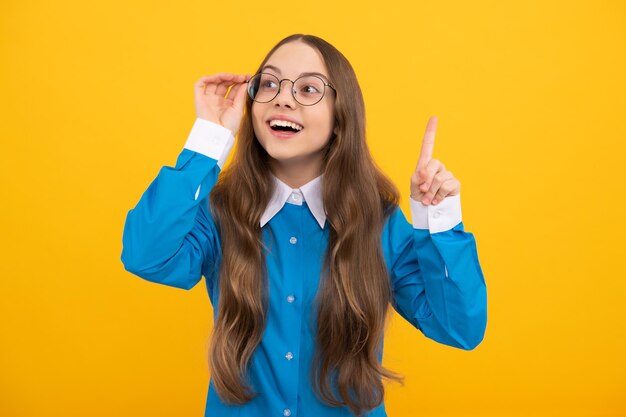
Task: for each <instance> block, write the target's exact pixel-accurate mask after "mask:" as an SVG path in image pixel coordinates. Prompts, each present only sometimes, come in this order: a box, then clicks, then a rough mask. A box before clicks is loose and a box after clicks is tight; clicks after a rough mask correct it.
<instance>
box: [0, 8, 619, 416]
mask: <svg viewBox="0 0 626 417" xmlns="http://www.w3.org/2000/svg"><path fill="white" fill-rule="evenodd" d="M518 3H519V4H509V2H503V1H491V2H486V1H485V2H465V1H458V2H448V1H446V2H439V1H428V2H424V1H418V2H414V1H406V2H404V3H401V2H358V3H356V2H355V3H346V2H339V1H315V2H313V1H301V2H277V1H269V2H265V3H260V2H248V3H243V2H230V1H219V2H218V1H203V2H200V1H195V2H192V1H182V2H148V1H143V2H140V1H106V2H102V1H97V2H86V1H71V2H70V1H56V2H52V1H50V2H34V1H19V2H18V1H17V0H12V1H6V0H5V1H3V2H2V5H1V6H0V47H1V49H0V103H1V104H0V105H1V107H0V117H1V118H2V120H1V123H0V134H1V140H2V158H1V159H2V163H1V164H0V172H1V181H2V186H1V187H0V192H1V193H2V204H1V206H0V207H1V208H0V210H1V213H2V216H0V219H1V220H0V221H1V224H0V230H1V232H2V248H1V250H2V252H1V253H2V262H1V263H0V280H1V281H0V316H1V319H0V415H2V416H7V417H9V416H10V417H13V416H40V415H46V416H65V417H67V416H202V413H203V412H204V405H205V399H206V390H207V387H208V379H209V375H208V367H207V365H206V360H205V351H206V348H207V343H208V337H209V335H210V328H211V327H210V326H211V324H212V310H211V305H210V303H209V300H208V297H207V293H206V287H205V284H204V280H202V281H201V282H200V283H199V284H198V285H197V286H196V287H194V288H193V289H192V290H190V291H183V290H179V289H175V288H171V287H166V286H161V285H157V284H152V283H149V282H147V281H144V280H142V279H140V278H138V277H136V276H134V275H132V274H130V273H127V272H126V271H125V270H124V268H123V265H122V263H121V261H120V259H119V257H120V254H121V249H122V243H121V240H122V230H123V223H124V219H125V217H126V213H127V211H128V210H130V209H131V208H132V207H134V205H135V204H136V203H137V201H138V199H139V197H140V196H141V194H142V193H143V191H144V190H145V189H146V188H147V186H148V184H149V183H150V182H151V181H152V179H153V178H154V177H155V176H156V174H157V173H158V170H159V169H160V167H161V166H163V165H168V166H172V165H174V164H175V160H176V157H177V155H178V153H179V152H180V150H181V149H182V147H183V145H184V142H185V140H186V138H187V135H188V134H189V131H190V129H191V126H192V124H193V121H194V119H195V112H194V106H193V84H194V82H195V81H196V80H197V79H198V78H199V77H200V76H202V75H210V74H213V73H216V72H221V71H227V72H239V73H246V72H251V71H254V70H255V69H256V66H257V65H258V64H259V62H260V61H261V59H262V58H263V56H264V55H265V53H266V52H267V51H268V50H269V49H270V47H271V46H272V45H274V44H275V43H276V42H277V41H278V40H280V39H281V38H283V37H284V36H287V35H289V34H291V33H297V32H301V33H312V34H316V35H318V36H321V37H323V38H325V39H327V40H328V41H330V42H331V43H333V44H334V45H335V46H336V47H338V48H339V50H341V51H342V52H343V53H344V54H345V55H346V56H347V57H348V59H349V60H350V61H351V63H352V64H353V66H354V68H355V70H356V72H357V75H358V78H359V81H360V83H361V87H362V89H363V92H364V95H365V99H366V106H367V123H368V135H369V136H368V140H369V144H370V147H371V151H372V152H373V154H374V157H375V159H376V160H377V161H378V163H379V164H380V166H381V167H382V169H383V170H384V171H385V172H386V173H387V174H388V175H389V176H390V177H391V178H392V179H393V180H394V181H395V183H396V184H397V185H398V187H399V188H400V189H401V191H402V196H403V201H402V209H403V210H404V212H405V214H406V215H407V216H410V211H409V206H408V196H409V188H408V187H409V179H410V175H411V172H412V170H413V169H414V167H415V163H416V161H417V157H418V154H419V149H420V144H421V140H422V136H423V132H424V128H425V126H426V122H427V120H428V117H429V116H430V115H431V114H436V115H437V116H438V117H439V125H438V129H437V139H436V145H435V151H434V157H435V158H437V159H440V160H441V161H442V162H443V163H444V164H445V165H446V167H447V168H448V169H449V170H450V171H452V172H453V173H454V174H455V176H456V177H457V178H458V179H459V180H460V181H461V184H462V188H461V196H462V207H463V221H464V223H465V226H466V230H467V231H469V232H472V233H474V235H475V237H476V239H477V243H478V252H479V257H480V261H481V265H482V268H483V271H484V273H485V277H486V281H487V287H488V299H489V318H488V327H487V332H486V336H485V339H484V341H483V343H482V344H481V345H480V346H479V347H478V348H476V349H475V350H474V351H471V352H466V351H462V350H458V349H454V348H451V347H447V346H444V345H440V344H438V343H436V342H433V341H432V340H430V339H427V338H425V337H424V336H423V335H422V334H421V333H420V332H419V331H417V330H415V329H414V328H412V327H411V326H410V325H409V324H408V323H406V322H404V321H403V320H402V319H401V318H400V317H399V316H398V315H395V316H394V317H393V319H392V323H391V325H390V327H389V331H388V334H387V337H386V339H385V360H384V361H385V362H384V363H385V365H386V366H388V367H390V368H391V369H393V370H396V371H399V372H401V373H402V374H404V375H405V376H406V384H405V386H404V387H401V386H399V385H397V384H390V385H388V390H387V395H386V407H387V410H388V413H389V415H390V416H422V417H431V416H433V417H434V416H568V417H571V416H624V415H626V366H625V365H626V355H625V354H624V353H625V352H626V324H625V322H626V307H625V306H626V300H625V299H624V298H625V295H626V274H625V273H624V268H623V264H624V259H625V258H626V257H625V255H624V249H625V245H624V243H623V240H624V238H625V236H626V235H625V232H626V230H625V229H626V228H625V221H624V213H625V211H626V207H625V204H624V203H625V197H624V191H625V187H624V182H625V180H626V178H625V177H626V176H625V175H624V173H623V168H624V165H625V164H624V161H625V160H624V152H625V150H626V146H625V145H624V143H625V141H626V128H625V122H624V118H625V110H626V105H625V99H624V97H625V93H626V82H625V77H624V74H626V68H625V67H626V65H625V53H624V51H625V50H626V48H625V45H624V44H625V42H624V41H625V40H626V7H625V5H624V3H623V2H621V1H583V2H572V1H552V2H550V1H548V2H546V1H539V0H532V1H525V2H518ZM409 219H410V217H409Z"/></svg>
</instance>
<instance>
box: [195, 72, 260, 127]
mask: <svg viewBox="0 0 626 417" xmlns="http://www.w3.org/2000/svg"><path fill="white" fill-rule="evenodd" d="M248 79H250V76H249V75H239V74H230V73H224V72H220V73H219V74H215V75H211V76H205V77H201V78H200V79H199V80H198V81H196V84H195V88H194V96H195V105H196V117H200V118H202V119H205V120H208V121H210V122H213V123H217V124H220V125H222V126H224V127H225V128H227V129H230V131H231V132H232V134H233V136H236V135H237V131H238V130H239V125H240V124H241V118H242V117H243V109H244V104H245V102H246V93H247V88H248V84H246V82H245V81H246V80H248ZM230 86H232V88H231V89H230V91H228V88H229V87H230ZM227 91H228V96H226V92H227Z"/></svg>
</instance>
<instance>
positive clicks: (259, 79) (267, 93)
mask: <svg viewBox="0 0 626 417" xmlns="http://www.w3.org/2000/svg"><path fill="white" fill-rule="evenodd" d="M283 81H291V85H292V87H291V95H292V96H293V98H294V100H296V101H297V102H298V103H300V104H301V105H303V106H312V105H314V104H317V103H319V102H320V100H321V99H322V97H324V93H325V92H326V86H328V87H330V88H332V89H333V91H334V92H335V93H337V90H335V88H334V87H333V86H332V85H330V84H329V83H327V82H326V81H325V80H324V79H322V78H321V77H318V76H317V75H303V76H302V77H298V78H296V79H295V81H292V80H290V79H288V78H283V79H282V80H279V79H278V77H276V76H275V75H272V74H269V73H266V72H261V73H258V74H255V75H254V76H253V77H252V78H250V79H249V80H248V81H246V83H248V95H249V96H250V98H251V99H252V100H254V101H256V102H257V103H269V102H270V101H272V100H274V99H275V98H276V96H277V95H278V93H280V88H281V85H282V83H283Z"/></svg>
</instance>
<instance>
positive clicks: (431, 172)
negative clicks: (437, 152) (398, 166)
mask: <svg viewBox="0 0 626 417" xmlns="http://www.w3.org/2000/svg"><path fill="white" fill-rule="evenodd" d="M436 128H437V116H432V117H431V118H430V119H428V124H427V125H426V133H425V134H424V139H423V140H422V150H421V151H420V157H419V160H418V161H417V167H416V168H415V172H414V173H413V175H412V176H411V198H412V199H413V200H416V201H421V202H422V204H424V205H428V204H431V203H432V204H438V203H439V202H441V201H442V200H443V199H444V198H445V197H446V196H449V195H450V196H452V195H458V194H459V193H460V192H461V183H460V182H459V180H457V179H456V178H454V175H452V173H451V172H450V171H448V170H446V168H445V167H444V165H443V164H442V163H441V162H440V161H439V160H437V159H432V156H433V148H434V146H435V129H436Z"/></svg>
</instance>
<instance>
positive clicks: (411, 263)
mask: <svg viewBox="0 0 626 417" xmlns="http://www.w3.org/2000/svg"><path fill="white" fill-rule="evenodd" d="M444 201H445V199H444ZM449 201H450V200H449ZM412 203H414V202H412ZM452 203H453V204H454V201H452ZM440 204H441V203H440ZM456 204H460V203H458V201H457V203H456ZM412 209H413V206H412ZM424 210H425V212H426V210H431V211H432V213H431V214H430V216H428V215H427V216H426V218H425V219H416V218H415V217H416V212H415V211H413V212H412V213H413V215H414V219H413V225H411V223H409V222H408V221H407V220H406V217H405V216H404V214H403V213H402V211H401V210H400V208H396V210H395V211H394V213H393V214H392V215H391V216H390V218H389V219H388V222H387V224H386V233H384V234H383V248H385V249H386V255H387V262H388V265H389V269H390V277H391V280H392V287H393V307H394V309H395V310H396V311H397V312H398V314H400V315H401V316H402V317H403V318H404V319H406V320H407V321H408V322H409V323H411V324H412V325H413V326H414V327H415V328H417V329H419V330H420V331H421V332H422V333H423V334H424V335H425V336H426V337H428V338H430V339H432V340H435V341H437V342H439V343H443V344H445V345H449V346H453V347H456V348H460V349H465V350H471V349H474V348H475V347H476V346H478V345H479V344H480V342H481V341H482V340H483V338H484V334H485V329H486V325H487V288H486V285H485V279H484V276H483V273H482V269H481V267H480V263H479V261H478V253H477V249H476V241H475V239H474V235H473V234H472V233H469V232H466V231H465V230H464V227H463V222H462V221H459V222H458V223H456V224H455V225H454V226H453V227H451V228H449V229H447V230H438V231H434V226H433V225H431V227H430V229H419V228H416V225H418V224H419V223H420V222H426V224H427V223H428V217H430V219H431V220H432V221H431V223H433V224H436V221H435V219H437V220H438V221H442V220H443V221H444V223H439V224H438V227H439V226H441V224H445V215H446V213H445V212H444V213H443V216H442V215H441V212H440V211H436V210H437V208H436V207H433V206H431V207H429V208H426V207H424ZM457 211H458V213H457V215H459V216H460V208H459V209H458V210H457ZM450 219H454V215H453V217H448V222H449V221H450ZM457 220H458V217H457ZM454 222H455V221H453V223H454ZM439 228H441V227H439ZM444 228H445V227H444Z"/></svg>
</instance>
